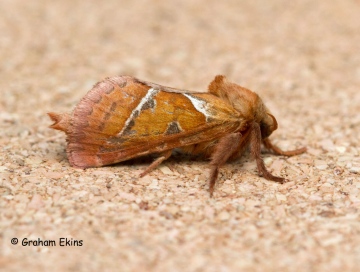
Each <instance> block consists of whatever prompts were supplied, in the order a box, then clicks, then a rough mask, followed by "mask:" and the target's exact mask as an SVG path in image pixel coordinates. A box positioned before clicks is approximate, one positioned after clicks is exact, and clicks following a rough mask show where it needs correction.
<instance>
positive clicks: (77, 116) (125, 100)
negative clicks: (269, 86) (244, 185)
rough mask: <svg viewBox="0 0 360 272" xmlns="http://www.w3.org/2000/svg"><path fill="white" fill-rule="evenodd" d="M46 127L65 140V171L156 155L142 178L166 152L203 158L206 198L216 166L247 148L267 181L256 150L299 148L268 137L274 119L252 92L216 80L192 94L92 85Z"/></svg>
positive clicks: (134, 84)
mask: <svg viewBox="0 0 360 272" xmlns="http://www.w3.org/2000/svg"><path fill="white" fill-rule="evenodd" d="M48 115H49V116H50V118H51V119H52V120H53V121H54V124H53V125H51V126H50V127H51V128H53V129H58V130H62V131H64V132H65V133H66V135H67V148H66V152H67V155H68V159H69V162H70V164H71V166H73V167H78V168H88V167H99V166H103V165H109V164H114V163H118V162H122V161H126V160H129V159H132V158H135V157H140V156H144V155H148V154H158V157H157V159H155V160H154V161H153V162H152V163H151V164H150V165H149V166H148V167H147V168H146V169H145V170H144V172H143V173H142V174H141V176H144V175H146V174H147V173H149V172H150V171H151V170H153V169H154V168H156V167H157V166H158V165H159V164H161V163H162V162H163V161H164V160H166V159H168V158H169V157H170V156H171V154H172V150H174V149H175V148H176V149H180V150H182V151H183V152H184V153H187V154H194V155H199V154H201V155H204V156H205V157H208V158H209V159H210V174H209V182H210V185H209V191H210V196H212V195H213V192H214V186H215V182H216V179H217V176H218V173H219V168H220V166H221V165H223V164H224V163H225V162H226V161H228V160H232V159H235V158H238V157H240V156H241V155H242V153H243V152H244V150H245V149H246V148H247V147H249V149H250V153H251V155H252V157H253V158H254V159H255V160H256V164H257V169H258V172H259V174H260V175H261V176H263V177H264V178H265V179H267V180H272V181H276V182H280V183H283V182H285V179H284V178H282V177H276V176H273V175H272V174H271V173H270V172H269V171H268V170H267V169H266V167H265V165H264V161H263V159H262V158H261V145H262V144H263V145H264V147H265V148H266V149H268V150H270V151H272V152H273V153H275V154H277V155H284V156H292V155H297V154H301V153H303V152H305V151H306V148H300V149H296V150H292V151H283V150H281V149H280V148H278V147H277V146H275V145H273V144H272V143H271V141H270V139H269V136H270V135H271V133H272V132H273V131H274V130H276V129H277V127H278V124H277V121H276V119H275V117H274V116H273V115H272V114H271V113H270V111H269V110H268V108H267V107H266V106H265V105H264V103H263V102H262V100H261V98H260V97H259V96H258V95H257V94H256V93H254V92H252V91H250V90H248V89H246V88H243V87H241V86H239V85H237V84H234V83H231V82H228V81H227V80H226V78H225V77H224V76H221V75H218V76H216V77H215V79H214V80H213V81H212V82H211V83H210V85H209V90H208V92H192V91H187V90H180V89H175V88H170V87H165V86H161V85H158V84H154V83H151V82H146V81H141V80H138V79H137V78H134V77H130V76H118V77H112V78H107V79H105V80H104V81H102V82H99V83H97V84H96V85H95V86H94V87H93V88H92V89H91V90H90V91H89V92H88V93H87V94H86V95H85V96H84V97H83V98H82V99H81V101H80V102H79V104H78V105H77V106H76V107H75V109H74V111H73V112H72V113H71V114H66V113H63V114H57V113H53V112H51V113H48Z"/></svg>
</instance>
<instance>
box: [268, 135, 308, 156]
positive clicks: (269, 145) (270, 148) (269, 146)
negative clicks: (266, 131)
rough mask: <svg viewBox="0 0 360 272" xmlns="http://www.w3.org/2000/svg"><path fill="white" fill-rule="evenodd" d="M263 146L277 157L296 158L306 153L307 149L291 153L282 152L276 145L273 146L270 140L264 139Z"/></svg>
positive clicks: (291, 151)
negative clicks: (295, 156)
mask: <svg viewBox="0 0 360 272" xmlns="http://www.w3.org/2000/svg"><path fill="white" fill-rule="evenodd" d="M263 144H264V146H265V147H266V148H267V149H269V150H272V151H273V152H274V153H275V154H276V155H283V156H294V155H299V154H301V153H304V152H305V151H306V147H302V148H299V149H295V150H289V151H284V150H281V149H280V148H279V147H277V146H276V145H273V144H272V143H271V141H270V139H269V138H266V139H263Z"/></svg>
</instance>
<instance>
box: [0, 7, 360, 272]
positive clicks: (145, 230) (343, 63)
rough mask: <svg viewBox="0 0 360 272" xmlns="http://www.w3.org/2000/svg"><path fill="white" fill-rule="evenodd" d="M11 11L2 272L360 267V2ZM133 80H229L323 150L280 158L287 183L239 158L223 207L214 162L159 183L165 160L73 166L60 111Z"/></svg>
mask: <svg viewBox="0 0 360 272" xmlns="http://www.w3.org/2000/svg"><path fill="white" fill-rule="evenodd" d="M269 2H271V3H269ZM0 14H1V16H0V33H1V35H0V60H1V61H0V74H1V79H0V92H1V96H0V270H1V269H4V271H19V270H20V269H24V268H26V269H27V270H28V271H50V270H53V271H100V270H104V271H111V270H117V271H359V269H360V223H359V222H360V221H359V220H360V218H359V215H360V210H359V209H360V181H359V179H360V158H359V153H360V148H359V135H360V113H359V112H360V91H359V88H360V54H359V52H360V51H359V49H360V48H359V45H360V31H359V30H360V17H359V14H360V2H359V1H356V0H349V1H343V0H333V1H310V0H304V1H285V0H275V1H265V0H256V1H238V0H230V1H213V0H211V1H205V0H201V1H190V0H186V1H165V0H159V1H147V0H141V1H115V0H109V1H103V2H101V4H100V2H99V1H69V0H64V1H52V2H51V1H45V0H39V1H21V0H13V1H1V3H0ZM121 74H126V75H132V76H136V77H138V78H141V79H143V80H147V81H152V82H156V83H159V84H163V85H167V86H173V87H178V88H184V89H191V90H199V91H200V90H205V89H206V88H207V85H208V83H209V82H210V81H211V80H212V79H213V77H214V76H215V75H216V74H224V75H226V76H227V77H228V79H229V80H231V81H234V82H237V83H238V84H241V85H243V86H245V87H248V88H250V89H252V90H254V91H256V92H257V93H259V95H260V96H261V97H262V98H263V100H264V101H265V103H266V105H267V106H268V107H269V108H270V109H271V111H272V112H273V113H274V115H275V116H276V117H277V119H278V122H279V129H278V131H276V132H275V133H274V134H273V135H272V136H271V138H272V139H273V141H274V142H275V143H276V144H278V145H279V146H281V147H282V148H283V149H291V148H295V147H300V146H302V145H306V146H307V147H308V152H307V153H306V154H303V155H300V156H296V157H292V158H285V157H281V156H280V157H277V156H273V155H269V154H265V155H264V158H265V163H266V165H267V166H268V168H269V169H270V170H271V171H272V172H273V173H275V174H277V175H282V176H285V177H287V178H289V179H290V180H291V181H290V182H289V183H286V184H284V185H280V184H276V183H273V182H270V181H266V180H264V179H263V178H260V177H259V176H258V174H257V170H256V167H255V163H254V162H253V161H251V160H250V158H249V157H248V156H245V157H244V158H242V159H241V160H239V161H236V162H233V163H229V164H226V165H225V166H224V167H223V168H222V170H221V175H220V180H219V183H218V185H217V187H216V193H215V197H214V198H213V199H210V198H209V195H208V191H207V189H208V184H207V180H206V177H207V173H208V166H207V162H206V161H201V160H200V161H199V160H195V161H193V160H190V159H189V158H184V157H181V156H178V157H176V156H175V157H172V158H171V159H169V160H168V161H167V162H166V163H164V164H163V165H162V166H161V167H160V168H159V169H157V170H155V171H153V172H152V173H150V174H149V175H148V176H146V177H144V178H138V176H139V174H140V173H141V172H142V170H143V169H144V168H145V167H146V165H148V163H149V160H139V161H135V162H131V163H123V164H119V165H116V166H112V167H104V168H98V169H87V170H79V169H74V168H72V167H70V166H69V164H68V161H67V158H66V153H65V135H64V134H62V133H60V132H58V131H54V130H50V129H49V128H48V126H49V125H50V124H51V121H50V120H49V118H48V117H47V116H46V113H47V112H49V111H56V112H66V111H71V110H72V109H73V108H74V106H75V105H76V103H77V102H78V101H79V100H80V98H81V97H82V96H84V95H85V93H86V92H87V91H88V90H89V89H90V88H91V87H92V86H93V85H94V84H95V83H96V82H98V81H100V80H102V79H103V78H105V77H107V76H115V75H121ZM12 238H18V240H19V244H17V245H12V244H11V239H12ZM24 238H27V239H28V240H37V239H41V240H55V241H56V243H57V245H56V246H54V247H46V246H43V247H41V246H38V247H36V246H22V245H21V242H22V241H23V239H24ZM60 238H67V239H70V240H71V239H72V240H73V241H75V240H82V241H83V245H82V246H81V247H80V246H66V247H61V246H60V245H59V239H60Z"/></svg>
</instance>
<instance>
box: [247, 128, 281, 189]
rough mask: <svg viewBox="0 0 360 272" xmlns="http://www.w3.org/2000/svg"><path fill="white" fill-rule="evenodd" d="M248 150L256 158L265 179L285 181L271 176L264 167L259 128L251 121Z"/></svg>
mask: <svg viewBox="0 0 360 272" xmlns="http://www.w3.org/2000/svg"><path fill="white" fill-rule="evenodd" d="M250 130H251V132H250V152H251V154H252V156H253V157H254V158H255V160H256V164H257V168H258V171H259V173H260V174H261V175H262V176H263V177H264V178H266V179H267V180H272V181H276V182H280V183H283V182H285V179H284V178H281V177H276V176H273V175H272V174H271V173H270V172H269V171H268V170H267V169H266V167H265V164H264V161H263V159H262V158H261V156H260V155H261V130H260V125H259V124H258V123H256V122H253V123H252V124H251V127H250Z"/></svg>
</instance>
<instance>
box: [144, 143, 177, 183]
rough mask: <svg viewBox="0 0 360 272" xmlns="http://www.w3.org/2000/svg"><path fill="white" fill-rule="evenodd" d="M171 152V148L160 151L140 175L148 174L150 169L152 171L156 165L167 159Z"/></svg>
mask: <svg viewBox="0 0 360 272" xmlns="http://www.w3.org/2000/svg"><path fill="white" fill-rule="evenodd" d="M171 152H172V149H170V150H168V151H165V152H163V153H161V156H160V157H158V158H157V159H156V160H155V161H153V162H152V163H151V164H150V165H149V166H148V168H146V169H145V171H144V172H142V173H141V174H140V177H143V176H145V175H146V174H148V173H149V172H150V171H152V170H154V169H155V168H156V167H158V166H159V165H160V164H161V163H162V162H163V161H165V160H167V159H168V158H169V157H170V156H171Z"/></svg>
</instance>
